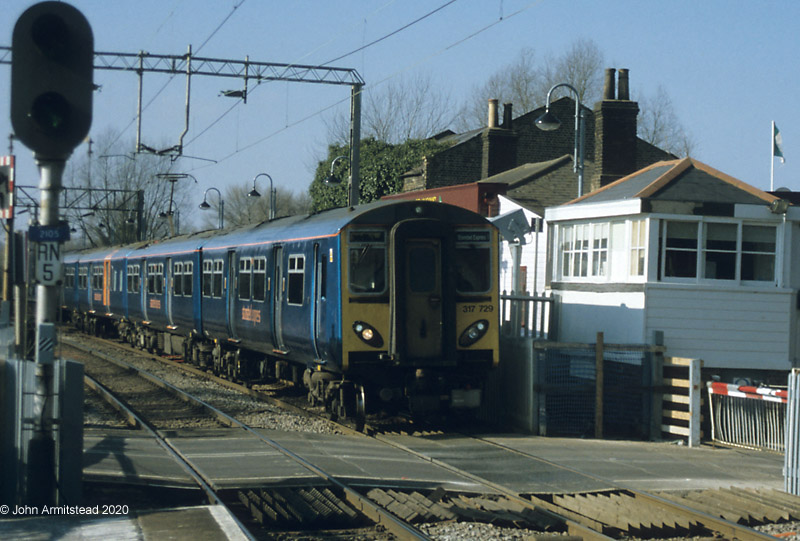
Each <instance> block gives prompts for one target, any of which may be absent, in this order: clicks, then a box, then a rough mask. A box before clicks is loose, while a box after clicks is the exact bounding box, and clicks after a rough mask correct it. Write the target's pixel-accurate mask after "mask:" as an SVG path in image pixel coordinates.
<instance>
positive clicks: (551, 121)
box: [534, 108, 561, 131]
mask: <svg viewBox="0 0 800 541" xmlns="http://www.w3.org/2000/svg"><path fill="white" fill-rule="evenodd" d="M534 123H535V124H536V127H537V128H539V129H540V130H542V131H553V130H557V129H558V128H560V127H561V121H560V120H559V119H558V117H557V116H556V115H554V114H553V113H551V112H550V109H549V108H548V109H546V110H545V112H544V114H543V115H542V116H540V117H539V118H537V119H536V120H535V121H534Z"/></svg>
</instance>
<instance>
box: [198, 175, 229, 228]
mask: <svg viewBox="0 0 800 541" xmlns="http://www.w3.org/2000/svg"><path fill="white" fill-rule="evenodd" d="M209 190H214V191H215V192H217V197H218V198H219V204H218V205H217V217H218V220H217V223H218V224H219V225H218V227H217V229H224V228H225V201H223V200H222V194H221V193H220V191H219V190H218V189H216V188H214V187H213V186H212V187H211V188H208V189H207V190H206V191H205V192H204V193H203V202H202V203H200V208H201V209H202V210H208V209H210V208H211V205H209V204H208V191H209Z"/></svg>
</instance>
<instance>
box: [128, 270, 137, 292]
mask: <svg viewBox="0 0 800 541" xmlns="http://www.w3.org/2000/svg"><path fill="white" fill-rule="evenodd" d="M128 293H139V265H128Z"/></svg>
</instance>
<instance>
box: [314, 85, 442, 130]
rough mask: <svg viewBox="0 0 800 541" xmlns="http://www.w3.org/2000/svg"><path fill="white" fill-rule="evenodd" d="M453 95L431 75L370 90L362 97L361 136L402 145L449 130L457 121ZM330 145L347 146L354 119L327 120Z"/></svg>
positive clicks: (367, 89)
mask: <svg viewBox="0 0 800 541" xmlns="http://www.w3.org/2000/svg"><path fill="white" fill-rule="evenodd" d="M452 111H453V106H452V104H451V99H450V96H449V95H448V94H446V93H444V92H441V91H440V90H438V89H437V88H436V85H435V84H434V82H433V80H432V78H431V77H430V76H429V75H415V76H411V77H404V78H399V79H392V80H390V81H388V82H386V83H384V84H382V85H379V86H377V87H375V88H370V87H366V88H365V90H364V96H363V98H362V113H361V136H362V137H363V138H364V139H368V138H372V139H375V140H377V141H384V142H386V143H391V144H398V143H402V142H403V141H407V140H408V139H426V138H428V137H431V136H433V135H436V134H437V133H439V132H441V131H443V130H445V129H447V128H448V127H449V126H450V123H451V122H452V121H453V119H454V116H455V115H454V114H453V112H452ZM326 124H327V126H328V140H329V144H340V145H342V144H347V143H348V142H349V136H350V117H349V116H348V115H346V114H343V113H340V114H338V115H335V116H333V117H331V118H330V119H328V120H327V121H326Z"/></svg>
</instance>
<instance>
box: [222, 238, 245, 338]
mask: <svg viewBox="0 0 800 541" xmlns="http://www.w3.org/2000/svg"><path fill="white" fill-rule="evenodd" d="M238 269H239V267H238V265H237V261H236V252H234V251H233V250H231V251H230V252H228V276H227V278H226V280H227V287H226V288H225V296H226V299H227V300H226V302H227V305H228V318H227V319H228V336H230V337H231V338H233V339H234V340H238V339H239V337H238V336H237V334H236V299H237V298H238V296H239V294H238V289H239V283H238V281H237V280H236V277H237V271H238ZM248 287H250V286H249V285H248Z"/></svg>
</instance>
